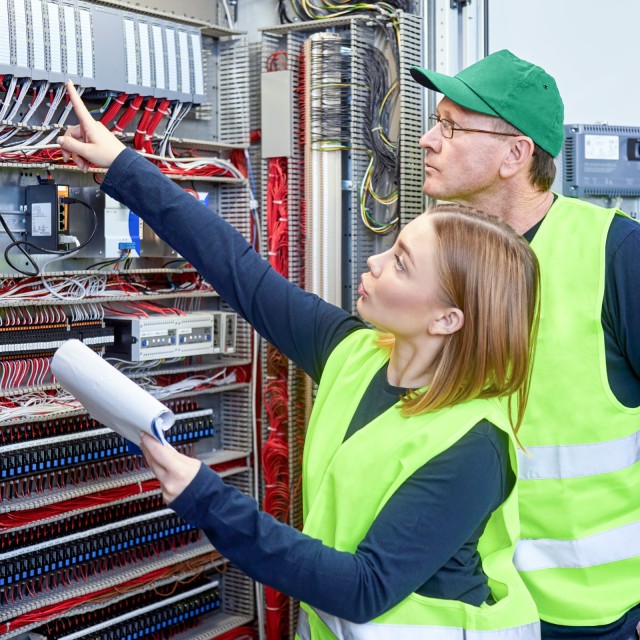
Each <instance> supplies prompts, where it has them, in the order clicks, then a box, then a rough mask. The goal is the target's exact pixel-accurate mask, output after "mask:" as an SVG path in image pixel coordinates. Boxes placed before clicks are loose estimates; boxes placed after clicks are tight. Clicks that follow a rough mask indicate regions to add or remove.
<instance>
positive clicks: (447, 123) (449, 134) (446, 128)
mask: <svg viewBox="0 0 640 640" xmlns="http://www.w3.org/2000/svg"><path fill="white" fill-rule="evenodd" d="M429 122H430V123H431V127H435V126H436V124H438V123H439V124H440V131H441V132H442V135H443V137H445V138H447V139H448V140H451V138H453V132H454V131H467V132H469V133H493V134H494V135H496V136H513V137H518V136H521V135H523V134H521V133H504V132H503V131H489V130H488V129H466V128H464V127H459V126H457V125H456V123H455V122H451V120H447V119H445V118H441V117H440V116H439V115H437V114H435V113H434V114H433V115H430V116H429ZM431 127H430V128H431Z"/></svg>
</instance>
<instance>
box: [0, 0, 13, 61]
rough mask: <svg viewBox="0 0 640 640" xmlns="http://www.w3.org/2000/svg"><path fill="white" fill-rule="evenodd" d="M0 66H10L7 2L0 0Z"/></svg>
mask: <svg viewBox="0 0 640 640" xmlns="http://www.w3.org/2000/svg"><path fill="white" fill-rule="evenodd" d="M0 64H11V39H10V38H9V7H8V6H7V0H0Z"/></svg>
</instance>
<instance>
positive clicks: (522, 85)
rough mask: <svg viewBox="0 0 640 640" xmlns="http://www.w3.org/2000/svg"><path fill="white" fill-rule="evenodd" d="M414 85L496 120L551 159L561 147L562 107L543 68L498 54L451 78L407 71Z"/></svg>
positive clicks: (562, 131) (422, 70) (553, 84)
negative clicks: (496, 118)
mask: <svg viewBox="0 0 640 640" xmlns="http://www.w3.org/2000/svg"><path fill="white" fill-rule="evenodd" d="M411 75H412V77H413V79H414V80H415V81H416V82H418V83H419V84H421V85H422V86H424V87H427V89H433V90H434V91H438V92H439V93H442V94H444V95H445V96H446V97H447V98H449V100H451V101H453V102H455V103H456V104H459V105H460V106H461V107H465V108H466V109H470V110H471V111H478V112H479V113H485V114H487V115H489V116H498V117H499V118H502V119H503V120H506V121H507V122H508V123H509V124H511V125H513V126H514V127H515V128H516V129H519V130H520V131H522V133H524V134H525V135H527V136H529V137H530V138H531V139H532V140H533V141H534V142H535V143H536V144H537V145H539V146H540V147H542V148H543V149H544V150H545V151H547V152H548V153H550V154H551V155H552V156H553V157H554V158H555V157H556V156H557V155H558V154H559V153H560V151H561V150H562V144H563V143H564V104H563V103H562V98H561V97H560V93H559V91H558V86H557V85H556V81H555V80H554V79H553V78H552V77H551V76H550V75H549V74H548V73H547V72H546V71H545V70H544V69H542V68H540V67H537V66H536V65H535V64H532V63H531V62H527V61H526V60H522V58H518V57H517V56H515V55H513V53H511V52H510V51H507V50H506V49H503V50H502V51H496V52H495V53H492V54H491V55H489V56H487V57H486V58H483V59H482V60H479V61H478V62H476V63H474V64H472V65H471V66H469V67H467V68H466V69H463V70H462V71H460V73H458V74H456V75H455V76H447V75H445V74H443V73H437V72H435V71H430V70H429V69H423V68H421V67H412V68H411Z"/></svg>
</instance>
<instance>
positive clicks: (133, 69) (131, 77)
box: [124, 20, 138, 84]
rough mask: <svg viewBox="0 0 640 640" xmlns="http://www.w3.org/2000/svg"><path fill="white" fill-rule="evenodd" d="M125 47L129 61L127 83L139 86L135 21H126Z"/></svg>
mask: <svg viewBox="0 0 640 640" xmlns="http://www.w3.org/2000/svg"><path fill="white" fill-rule="evenodd" d="M124 47H125V49H126V60H127V82H128V83H129V84H138V70H137V66H136V32H135V25H134V24H133V20H125V21H124Z"/></svg>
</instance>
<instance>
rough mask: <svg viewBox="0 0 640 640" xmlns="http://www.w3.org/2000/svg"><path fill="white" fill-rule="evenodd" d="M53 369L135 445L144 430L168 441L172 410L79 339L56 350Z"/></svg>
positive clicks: (79, 397)
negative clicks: (166, 433)
mask: <svg viewBox="0 0 640 640" xmlns="http://www.w3.org/2000/svg"><path fill="white" fill-rule="evenodd" d="M51 371H52V372H53V375H54V376H55V377H56V379H57V381H58V382H59V383H60V384H61V385H62V386H63V387H64V388H65V389H66V390H67V391H68V392H69V393H71V394H72V395H73V396H75V398H76V399H77V400H79V401H80V402H81V403H82V405H83V406H84V408H85V409H86V410H87V411H88V413H89V415H90V416H91V417H92V418H94V419H95V420H97V421H98V422H101V423H102V424H104V425H105V426H107V427H109V428H110V429H113V430H114V431H116V432H118V433H119V434H120V435H121V436H124V437H125V438H126V439H127V440H129V441H130V442H133V443H134V444H135V445H138V444H140V433H141V432H143V431H144V432H145V433H148V434H150V435H152V436H155V437H156V438H157V439H158V440H160V442H162V443H163V444H167V441H166V439H165V437H164V432H165V431H166V430H167V429H170V428H171V427H172V426H173V423H174V422H175V417H174V415H173V412H172V411H171V410H169V409H167V407H165V406H164V405H163V404H162V403H161V402H160V401H158V400H156V399H155V398H154V397H153V396H152V395H151V394H150V393H149V392H148V391H145V390H144V389H143V388H142V387H139V386H138V385H137V384H136V383H135V382H133V380H130V379H129V378H127V376H125V375H124V374H123V373H120V371H118V370H117V369H116V368H115V367H112V366H111V365H110V364H109V363H108V362H106V360H103V359H102V358H101V357H100V356H99V355H98V354H97V353H95V352H94V351H92V350H91V349H89V347H87V346H86V345H85V344H84V343H82V342H80V340H67V341H66V342H65V343H64V344H63V345H62V346H61V347H59V348H58V349H57V350H56V352H55V353H54V355H53V358H52V359H51Z"/></svg>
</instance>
